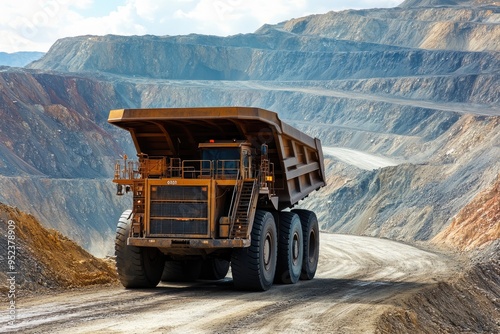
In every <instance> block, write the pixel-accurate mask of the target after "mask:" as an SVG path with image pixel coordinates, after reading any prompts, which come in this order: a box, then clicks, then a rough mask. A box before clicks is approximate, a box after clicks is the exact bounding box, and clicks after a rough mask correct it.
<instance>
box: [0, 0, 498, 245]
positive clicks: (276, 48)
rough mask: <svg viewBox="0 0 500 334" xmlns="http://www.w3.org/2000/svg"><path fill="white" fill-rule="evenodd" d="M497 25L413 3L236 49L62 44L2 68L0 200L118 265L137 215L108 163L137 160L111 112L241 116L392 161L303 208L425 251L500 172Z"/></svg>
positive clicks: (182, 40) (347, 175)
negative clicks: (269, 119) (24, 64)
mask: <svg viewBox="0 0 500 334" xmlns="http://www.w3.org/2000/svg"><path fill="white" fill-rule="evenodd" d="M499 13H500V7H499V6H498V5H495V4H494V3H491V2H490V3H486V2H478V1H476V2H474V3H472V2H464V1H460V2H459V1H453V3H451V2H449V3H448V2H446V1H439V2H438V3H432V2H426V4H425V6H423V7H422V6H420V7H417V6H416V5H415V4H414V3H413V2H412V1H407V2H405V3H404V4H402V6H400V7H398V8H393V9H373V10H361V11H343V12H330V13H327V14H323V15H312V16H308V17H304V18H299V19H293V20H290V21H287V22H283V23H280V24H277V25H266V26H264V27H262V28H261V29H259V30H258V31H257V32H256V33H254V34H246V35H236V36H230V37H226V38H222V37H214V36H201V35H189V36H174V37H155V36H144V37H121V36H104V37H97V36H82V37H76V38H68V39H63V40H60V41H58V42H57V43H56V44H54V46H53V47H52V48H51V50H50V51H49V52H48V53H47V54H46V55H45V56H44V57H43V58H42V59H41V60H39V61H37V62H34V63H32V64H31V65H30V66H29V69H22V70H21V69H10V68H4V69H2V71H0V86H1V90H0V115H1V117H2V120H4V121H3V122H2V124H1V125H0V130H1V131H0V136H1V137H2V140H1V141H0V173H1V175H2V176H1V177H0V186H1V189H2V191H1V193H0V201H3V202H6V203H8V204H12V205H17V206H19V207H20V208H22V209H24V210H26V211H28V212H31V213H33V214H35V215H37V216H39V217H40V218H41V219H42V221H43V222H44V224H46V225H49V226H51V227H55V228H57V229H58V230H60V231H62V232H63V233H65V234H67V235H68V236H70V237H72V238H74V239H76V240H77V241H78V242H80V243H81V244H83V245H85V247H86V248H87V249H90V250H92V252H94V253H96V254H103V253H106V252H111V249H112V245H113V241H112V240H113V234H114V232H113V231H114V227H115V223H116V219H117V218H118V217H119V214H120V212H121V211H122V210H124V209H126V208H128V206H129V205H130V201H129V200H127V199H124V198H117V197H116V196H114V195H113V192H114V188H113V184H112V183H111V181H110V178H111V175H112V167H113V160H114V159H115V158H118V157H119V155H120V154H124V153H126V154H128V155H130V156H133V155H134V154H135V152H134V150H133V148H132V144H131V142H130V140H129V139H128V135H127V133H124V132H123V131H120V130H118V129H115V128H113V127H111V126H109V125H108V124H107V123H106V119H107V114H108V111H109V109H113V108H127V107H183V106H217V105H244V106H255V107H262V108H267V109H270V110H274V111H277V112H279V113H280V116H281V117H282V118H283V119H285V120H287V121H288V122H289V123H291V124H292V125H295V126H296V127H299V128H301V129H302V130H304V131H306V132H308V133H309V134H311V135H314V136H317V137H319V138H321V140H322V142H323V145H324V146H327V147H342V148H347V149H349V150H351V151H352V152H364V153H365V154H369V155H371V156H372V157H373V156H374V157H382V158H387V159H391V161H394V162H395V163H394V164H393V165H392V166H390V167H386V168H381V169H376V170H364V169H363V168H358V167H357V165H356V163H354V164H353V163H351V164H346V163H345V162H343V161H344V160H342V159H340V158H341V157H340V158H339V157H338V156H327V161H326V163H327V165H328V177H329V182H330V184H329V186H328V187H326V188H324V189H323V190H322V191H320V192H318V193H316V194H314V195H313V196H310V197H309V199H308V200H307V201H304V202H303V203H301V205H303V206H304V207H309V208H313V209H314V210H315V211H316V212H318V215H319V216H320V219H321V224H322V225H321V226H322V228H323V229H325V230H329V231H341V232H345V233H356V234H369V235H374V236H382V237H390V238H395V239H403V240H427V239H430V238H432V237H434V236H435V235H436V234H437V233H439V232H440V231H442V230H443V229H444V228H445V227H447V226H448V225H449V224H450V223H451V221H452V217H453V216H455V215H456V214H457V213H459V212H460V210H461V209H462V208H463V207H464V206H466V205H467V204H468V203H469V202H470V201H472V200H473V199H474V198H475V196H476V195H477V194H478V192H480V191H482V190H485V189H490V188H491V187H492V185H493V183H494V182H495V180H496V179H497V176H498V171H499V170H500V159H499V157H500V151H499V150H500V137H499V134H500V131H499V130H500V125H499V117H500V109H499V108H498V103H499V102H500V91H499V89H498V87H500V85H499V70H500V66H499V63H500V57H499V55H498V51H499V50H500V45H499V44H498V41H499V40H500V38H499V37H500V35H499V31H500V19H499V17H500V16H499ZM54 71H58V72H54ZM318 199H320V200H318ZM497 237H498V236H497ZM103 245H107V246H105V247H104V246H103Z"/></svg>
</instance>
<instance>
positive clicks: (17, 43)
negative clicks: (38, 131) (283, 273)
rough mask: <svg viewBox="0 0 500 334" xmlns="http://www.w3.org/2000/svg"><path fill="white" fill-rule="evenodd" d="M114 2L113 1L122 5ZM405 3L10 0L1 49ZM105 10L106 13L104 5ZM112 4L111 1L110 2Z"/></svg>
mask: <svg viewBox="0 0 500 334" xmlns="http://www.w3.org/2000/svg"><path fill="white" fill-rule="evenodd" d="M118 2H119V1H118V0H114V3H118ZM400 2H402V0H397V1H396V0H340V1H332V2H331V3H329V4H325V1H324V0H273V1H270V0H253V1H246V0H168V1H166V0H165V1H159V0H123V1H122V4H121V5H119V6H115V8H114V9H112V10H110V11H109V12H108V13H107V14H104V15H102V13H101V14H100V15H96V14H94V15H93V14H92V9H93V8H94V9H96V8H97V7H98V6H99V2H98V1H97V0H79V1H75V2H74V1H71V0H22V1H16V2H14V1H9V3H8V4H6V5H2V9H1V11H0V51H4V52H14V51H20V50H36V51H47V50H48V48H49V47H50V45H52V44H53V43H54V42H55V40H56V39H58V38H62V37H68V36H77V35H87V34H94V35H105V34H120V35H143V34H153V35H183V34H189V33H200V34H213V35H231V34H237V33H248V32H253V31H255V30H256V29H258V28H259V27H260V26H262V25H263V24H265V23H271V24H272V23H277V22H281V21H284V20H287V19H290V18H293V17H301V16H305V15H309V14H314V13H324V12H327V11H329V10H342V9H347V8H352V9H358V8H373V7H393V6H396V5H398V4H399V3H400ZM100 4H101V12H102V8H103V7H102V6H103V5H102V2H101V3H100ZM108 6H109V3H108Z"/></svg>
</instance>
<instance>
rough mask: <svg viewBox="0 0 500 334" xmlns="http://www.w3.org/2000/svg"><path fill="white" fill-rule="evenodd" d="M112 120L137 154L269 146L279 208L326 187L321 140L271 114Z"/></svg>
mask: <svg viewBox="0 0 500 334" xmlns="http://www.w3.org/2000/svg"><path fill="white" fill-rule="evenodd" d="M108 121H109V122H110V123H112V124H114V125H116V126H119V127H121V128H123V129H125V130H128V131H129V132H130V134H131V135H132V139H133V141H134V144H135V146H136V150H137V152H139V153H140V154H146V155H148V156H161V157H170V158H180V159H182V160H190V159H198V158H199V144H200V143H207V142H210V141H211V140H214V141H241V140H246V141H248V142H250V143H252V146H253V147H254V148H255V149H259V148H260V147H261V145H262V144H266V145H267V147H268V155H269V160H270V161H271V163H272V164H273V165H274V177H275V189H274V191H275V193H276V195H277V197H278V204H277V206H278V209H279V210H282V209H285V208H287V207H292V206H293V205H295V204H296V203H297V202H298V201H300V200H301V199H303V198H304V197H306V196H307V195H308V194H309V193H311V192H312V191H314V190H317V189H319V188H320V187H322V186H324V185H325V183H326V182H325V181H326V178H325V171H324V165H323V152H322V149H321V142H320V140H319V139H317V138H312V137H310V136H308V135H306V134H305V133H303V132H301V131H299V130H297V129H295V128H293V127H292V126H290V125H288V124H286V123H284V122H282V121H281V120H280V119H279V117H278V115H277V114H276V113H274V112H272V111H268V110H264V109H259V108H248V107H208V108H161V109H160V108H158V109H118V110H112V111H111V112H110V115H109V119H108Z"/></svg>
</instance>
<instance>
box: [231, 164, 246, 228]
mask: <svg viewBox="0 0 500 334" xmlns="http://www.w3.org/2000/svg"><path fill="white" fill-rule="evenodd" d="M242 186H243V178H241V174H240V171H239V170H238V174H237V176H236V183H235V185H234V189H233V195H232V196H231V205H230V206H229V212H228V214H229V223H230V228H229V234H228V238H229V237H230V236H231V232H232V230H233V226H234V221H235V220H236V212H237V209H238V208H237V205H236V204H237V203H239V196H240V195H241V192H240V191H239V188H240V187H242Z"/></svg>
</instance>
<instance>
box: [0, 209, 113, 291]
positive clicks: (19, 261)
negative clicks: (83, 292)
mask: <svg viewBox="0 0 500 334" xmlns="http://www.w3.org/2000/svg"><path fill="white" fill-rule="evenodd" d="M9 246H10V247H9ZM12 246H15V253H14V248H13V247H12ZM0 257H1V258H2V261H1V264H0V266H1V271H0V280H1V282H2V285H0V291H2V292H4V291H9V288H8V286H7V283H8V281H7V276H9V277H10V276H11V275H12V274H10V273H15V274H13V275H15V278H16V279H15V282H16V286H17V294H18V295H23V294H29V293H30V292H33V291H40V290H43V289H58V288H69V287H82V286H88V285H94V284H108V283H113V284H115V283H117V277H116V273H115V270H114V267H113V263H112V261H109V262H107V261H104V260H101V259H97V258H95V257H94V256H92V255H90V254H89V253H88V252H86V251H85V250H84V249H83V248H81V247H80V246H78V245H77V244H76V243H75V242H73V241H71V240H70V239H68V238H66V237H65V236H63V235H62V234H61V233H59V232H57V231H55V230H47V229H45V228H44V227H43V226H42V225H40V223H39V222H38V221H37V220H36V218H34V217H33V216H32V215H28V214H25V213H23V212H21V211H19V210H18V209H17V208H14V207H10V206H7V205H4V204H1V203H0ZM7 259H8V260H12V262H11V261H7Z"/></svg>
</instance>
